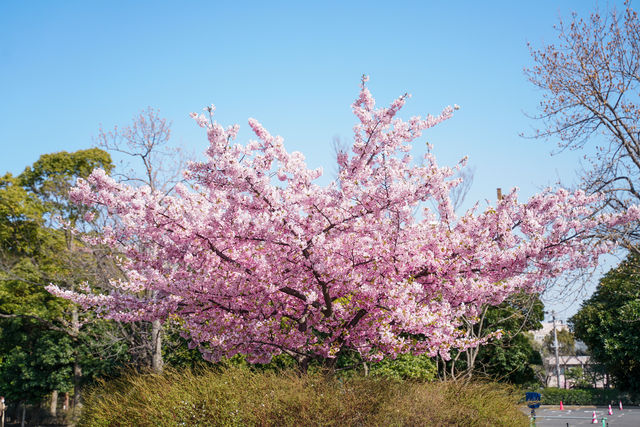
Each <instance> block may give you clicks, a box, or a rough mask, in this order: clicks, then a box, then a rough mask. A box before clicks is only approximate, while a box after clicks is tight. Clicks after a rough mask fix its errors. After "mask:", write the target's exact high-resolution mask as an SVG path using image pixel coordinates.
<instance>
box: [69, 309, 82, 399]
mask: <svg viewBox="0 0 640 427" xmlns="http://www.w3.org/2000/svg"><path fill="white" fill-rule="evenodd" d="M71 329H72V332H73V336H74V337H76V339H77V337H78V334H79V333H80V319H79V315H78V307H77V306H75V305H74V307H73V310H72V311H71ZM73 356H74V360H73V410H74V411H75V410H77V409H79V408H80V407H82V403H81V401H80V388H81V386H82V367H81V366H80V355H79V354H78V349H77V346H76V348H75V349H74V355H73Z"/></svg>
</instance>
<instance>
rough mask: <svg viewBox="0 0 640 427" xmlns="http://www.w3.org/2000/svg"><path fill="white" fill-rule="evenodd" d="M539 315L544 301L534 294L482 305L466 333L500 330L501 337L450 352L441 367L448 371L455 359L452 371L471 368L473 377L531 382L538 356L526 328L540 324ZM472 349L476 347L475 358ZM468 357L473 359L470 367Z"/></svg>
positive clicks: (540, 361)
mask: <svg viewBox="0 0 640 427" xmlns="http://www.w3.org/2000/svg"><path fill="white" fill-rule="evenodd" d="M543 319H544V305H543V304H542V302H541V301H540V298H539V297H538V296H537V295H529V294H518V295H513V296H512V297H510V298H508V299H507V300H506V301H504V302H503V303H501V304H500V305H498V306H494V307H491V306H489V307H485V311H484V315H483V316H481V318H480V321H479V322H477V323H475V324H473V325H472V326H471V328H472V329H471V334H470V335H471V336H473V337H480V338H481V337H485V336H487V335H488V334H490V333H494V332H496V331H498V330H501V331H502V337H501V338H500V339H494V340H491V341H489V342H488V343H487V344H486V345H483V346H480V347H479V348H478V349H477V350H476V349H469V350H466V351H465V352H461V353H460V354H458V353H454V358H453V359H452V360H451V361H449V362H446V363H442V364H441V367H446V369H447V371H448V372H450V371H451V364H452V363H455V364H456V365H455V369H454V371H457V372H462V373H465V372H466V375H469V374H470V373H469V370H470V369H471V374H473V375H474V376H476V377H485V378H488V379H492V380H495V381H504V382H508V383H511V384H520V385H524V384H535V383H537V382H538V380H537V377H536V373H535V371H534V368H533V366H534V365H541V364H542V359H541V357H540V353H539V351H538V350H537V349H536V348H535V346H534V342H533V340H532V338H530V337H529V336H528V335H527V331H530V330H535V329H539V328H541V327H542V325H541V323H540V322H541V321H542V320H543ZM474 351H477V354H476V355H475V359H474ZM456 356H457V357H456ZM469 360H472V361H473V365H472V367H471V368H470V367H469ZM447 375H448V374H447ZM442 376H444V374H443V375H442Z"/></svg>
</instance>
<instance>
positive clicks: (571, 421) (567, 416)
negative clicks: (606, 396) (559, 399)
mask: <svg viewBox="0 0 640 427" xmlns="http://www.w3.org/2000/svg"><path fill="white" fill-rule="evenodd" d="M594 409H595V411H596V416H597V418H598V424H596V425H602V418H603V417H607V425H608V426H610V427H638V426H640V408H624V409H623V410H622V411H620V410H619V409H617V407H615V408H613V415H607V411H608V408H606V407H600V406H599V407H597V408H593V407H587V406H582V407H579V408H574V409H565V410H564V411H560V410H558V409H557V407H552V408H538V409H537V410H536V416H537V418H536V426H538V427H566V426H567V425H569V426H583V425H584V426H586V425H593V424H592V423H591V420H592V415H593V411H594Z"/></svg>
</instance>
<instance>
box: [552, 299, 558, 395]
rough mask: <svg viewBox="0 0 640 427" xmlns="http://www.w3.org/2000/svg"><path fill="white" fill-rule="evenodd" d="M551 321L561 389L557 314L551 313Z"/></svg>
mask: <svg viewBox="0 0 640 427" xmlns="http://www.w3.org/2000/svg"><path fill="white" fill-rule="evenodd" d="M551 319H553V347H554V348H555V350H556V381H557V383H558V388H560V358H559V357H558V332H556V312H555V311H551Z"/></svg>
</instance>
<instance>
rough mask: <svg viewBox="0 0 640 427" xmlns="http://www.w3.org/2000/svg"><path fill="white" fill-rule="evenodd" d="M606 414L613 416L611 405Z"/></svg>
mask: <svg viewBox="0 0 640 427" xmlns="http://www.w3.org/2000/svg"><path fill="white" fill-rule="evenodd" d="M607 414H609V415H613V411H612V410H611V405H609V412H607Z"/></svg>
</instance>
